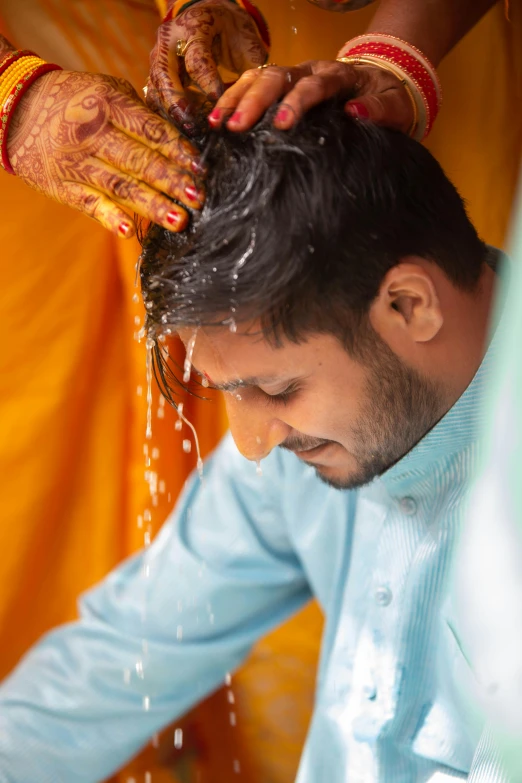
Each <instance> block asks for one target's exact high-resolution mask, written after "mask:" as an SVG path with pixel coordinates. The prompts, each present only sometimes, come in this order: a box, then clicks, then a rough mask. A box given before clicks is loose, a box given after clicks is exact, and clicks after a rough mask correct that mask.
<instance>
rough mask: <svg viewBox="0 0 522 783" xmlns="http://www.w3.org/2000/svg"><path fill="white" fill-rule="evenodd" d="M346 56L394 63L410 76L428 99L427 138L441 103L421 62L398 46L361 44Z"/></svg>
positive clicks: (350, 50)
mask: <svg viewBox="0 0 522 783" xmlns="http://www.w3.org/2000/svg"><path fill="white" fill-rule="evenodd" d="M346 54H347V55H349V56H350V57H357V55H364V54H369V55H372V56H373V57H378V58H379V59H381V60H387V61H388V62H392V63H393V64H394V65H397V66H398V67H399V68H400V69H401V70H402V71H405V72H406V73H407V74H408V76H409V77H410V79H411V80H412V81H413V82H414V84H416V86H417V88H418V89H419V91H420V92H421V94H422V95H423V96H424V97H425V98H426V103H427V109H428V117H427V124H426V131H425V135H426V136H427V135H428V133H429V132H430V130H431V128H432V126H433V123H434V121H435V117H436V116H437V113H438V110H439V101H438V98H437V90H436V88H435V84H434V83H433V79H432V78H431V76H430V74H429V71H427V70H426V68H425V67H424V66H423V65H422V63H421V62H420V60H418V59H417V58H416V57H414V56H413V55H411V54H408V52H405V51H404V50H403V49H399V47H398V46H393V45H392V44H382V43H361V44H359V45H358V46H354V47H353V49H349V50H348V51H347V53H346Z"/></svg>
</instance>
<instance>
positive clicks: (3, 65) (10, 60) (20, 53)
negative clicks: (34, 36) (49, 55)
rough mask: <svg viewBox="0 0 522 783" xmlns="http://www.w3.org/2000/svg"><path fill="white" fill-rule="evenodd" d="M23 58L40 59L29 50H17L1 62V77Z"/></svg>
mask: <svg viewBox="0 0 522 783" xmlns="http://www.w3.org/2000/svg"><path fill="white" fill-rule="evenodd" d="M21 57H38V55H37V54H35V53H34V52H31V51H29V49H17V50H16V51H14V52H9V53H8V54H6V55H5V57H4V59H3V60H2V61H1V62H0V76H1V75H2V74H3V73H4V72H5V71H7V69H8V68H9V66H10V65H12V64H13V63H15V62H16V61H17V60H19V59H20V58H21Z"/></svg>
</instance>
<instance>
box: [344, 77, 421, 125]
mask: <svg viewBox="0 0 522 783" xmlns="http://www.w3.org/2000/svg"><path fill="white" fill-rule="evenodd" d="M344 108H345V111H346V113H347V114H349V115H350V116H352V117H355V119H357V120H371V121H372V122H375V124H376V125H383V126H384V127H385V128H393V129H394V130H399V131H402V132H403V133H408V132H409V131H410V129H411V127H412V124H413V121H414V119H415V117H414V113H413V105H412V102H411V100H410V98H409V97H408V94H407V92H406V90H405V89H404V88H403V87H401V86H398V87H397V88H395V87H394V88H393V89H389V90H386V92H381V93H374V94H372V95H361V96H357V98H355V99H354V100H353V101H348V103H346V104H345V107H344Z"/></svg>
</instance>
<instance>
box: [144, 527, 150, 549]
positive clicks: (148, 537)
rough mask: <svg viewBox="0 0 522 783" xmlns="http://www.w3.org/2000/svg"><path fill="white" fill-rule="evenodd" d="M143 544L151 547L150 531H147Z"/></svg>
mask: <svg viewBox="0 0 522 783" xmlns="http://www.w3.org/2000/svg"><path fill="white" fill-rule="evenodd" d="M143 544H144V546H150V530H146V531H145V533H144V534H143Z"/></svg>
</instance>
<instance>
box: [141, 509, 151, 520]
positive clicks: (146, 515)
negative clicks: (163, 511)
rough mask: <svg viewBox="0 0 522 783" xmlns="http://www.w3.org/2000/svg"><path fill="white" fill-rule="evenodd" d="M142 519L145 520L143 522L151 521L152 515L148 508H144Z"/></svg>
mask: <svg viewBox="0 0 522 783" xmlns="http://www.w3.org/2000/svg"><path fill="white" fill-rule="evenodd" d="M143 519H144V520H145V522H150V521H151V519H152V514H151V511H150V509H149V508H146V509H145V511H144V512H143Z"/></svg>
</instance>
